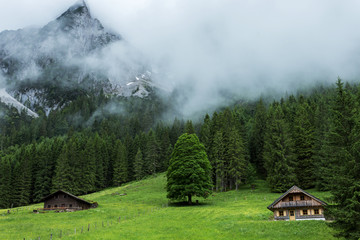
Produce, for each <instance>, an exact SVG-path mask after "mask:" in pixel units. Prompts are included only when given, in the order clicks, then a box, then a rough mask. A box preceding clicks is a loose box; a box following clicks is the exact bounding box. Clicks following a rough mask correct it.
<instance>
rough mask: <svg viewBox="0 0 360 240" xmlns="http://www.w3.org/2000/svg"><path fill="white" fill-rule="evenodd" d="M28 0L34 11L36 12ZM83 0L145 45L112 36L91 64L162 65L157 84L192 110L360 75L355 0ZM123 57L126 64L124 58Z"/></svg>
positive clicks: (116, 71) (359, 19) (111, 69)
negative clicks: (111, 42) (115, 41)
mask: <svg viewBox="0 0 360 240" xmlns="http://www.w3.org/2000/svg"><path fill="white" fill-rule="evenodd" d="M15 1H20V0H15ZM38 2H39V4H40V3H41V4H42V5H41V6H42V7H47V6H48V7H49V8H50V11H49V12H50V13H57V14H58V15H59V14H60V13H61V11H63V10H64V9H66V7H67V6H69V5H67V6H66V4H68V1H66V2H61V1H51V4H50V3H47V4H48V5H46V6H45V5H44V2H45V1H40V0H38ZM32 4H33V5H32V6H33V7H32V8H30V9H31V11H29V12H31V14H35V13H39V12H40V11H39V9H37V7H36V4H35V3H33V2H32ZM87 4H88V5H89V7H90V10H91V12H92V14H93V16H94V17H96V18H98V19H99V20H100V21H101V22H102V23H103V25H104V26H105V27H106V28H107V29H110V30H111V31H114V32H117V33H119V34H121V35H122V36H123V37H124V39H126V41H127V42H128V43H129V44H131V46H132V47H133V48H135V49H136V50H137V51H138V52H140V53H141V54H142V55H137V54H133V53H129V52H128V50H127V49H126V48H124V46H123V45H122V46H121V45H114V46H111V47H109V48H107V49H106V50H104V51H103V52H102V53H101V54H100V55H97V56H96V57H95V55H94V56H92V57H89V58H86V59H85V61H84V62H85V63H86V64H87V66H88V67H89V68H92V69H99V68H101V69H102V71H104V72H106V73H107V74H109V76H111V77H112V78H114V79H115V78H116V79H122V77H119V76H121V74H123V73H124V71H123V69H122V67H124V66H136V65H137V64H138V63H139V62H142V61H145V62H151V65H152V68H153V69H154V70H156V72H157V73H158V74H156V75H155V76H153V80H154V81H155V82H156V84H158V85H160V86H163V88H166V89H170V90H174V89H177V90H179V89H180V90H181V89H183V90H184V91H183V92H182V93H181V94H179V95H180V96H181V98H178V100H177V101H176V103H178V105H179V106H178V109H180V110H181V112H182V113H183V114H184V115H186V116H192V115H193V114H194V113H196V112H199V111H202V110H203V109H207V108H214V107H216V106H219V105H222V104H225V103H226V102H227V101H228V97H229V96H237V97H240V98H256V97H258V96H260V95H261V94H264V93H267V92H269V91H272V92H277V93H284V92H294V91H296V90H297V89H299V88H306V87H311V86H313V85H314V84H317V83H319V82H320V83H325V84H332V83H334V82H335V81H336V79H337V77H338V76H340V77H342V78H343V79H344V80H348V81H353V80H358V79H359V75H360V68H359V64H360V31H359V29H360V11H359V9H360V2H359V1H356V0H349V1H346V2H345V1H337V0H318V1H312V0H301V1H286V0H275V1H265V0H252V1H248V0H241V1H238V0H210V1H209V0H197V1H191V0H169V1H165V2H164V1H162V0H141V1H140V0H139V1H132V0H124V1H116V0H103V1H95V0H88V1H87ZM49 5H51V6H49ZM39 6H40V5H39ZM43 10H44V9H41V11H43ZM40 15H41V14H40ZM47 16H48V15H47ZM56 16H57V15H56V14H54V15H53V18H55V17H56ZM35 20H36V21H35V22H40V18H36V17H35ZM42 20H43V17H41V21H42ZM50 20H51V19H50V18H49V21H50ZM44 24H45V23H44ZM106 51H108V52H106ZM99 56H100V58H98V57H99ZM124 56H125V58H124ZM126 57H128V58H126ZM124 59H127V60H126V63H125V64H118V63H121V62H122V61H124ZM112 63H114V64H112ZM127 64H129V65H127ZM118 66H120V67H118ZM126 68H127V67H126Z"/></svg>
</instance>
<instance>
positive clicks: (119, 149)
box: [113, 140, 128, 186]
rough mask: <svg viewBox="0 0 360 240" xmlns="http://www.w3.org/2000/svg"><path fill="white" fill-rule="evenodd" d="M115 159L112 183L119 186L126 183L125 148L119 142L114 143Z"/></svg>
mask: <svg viewBox="0 0 360 240" xmlns="http://www.w3.org/2000/svg"><path fill="white" fill-rule="evenodd" d="M115 148H116V158H115V162H114V177H113V182H114V185H115V186H120V185H121V184H122V183H125V182H127V181H128V166H127V164H128V161H127V158H126V156H127V153H126V148H125V146H124V145H123V144H122V142H121V141H120V140H117V141H116V143H115Z"/></svg>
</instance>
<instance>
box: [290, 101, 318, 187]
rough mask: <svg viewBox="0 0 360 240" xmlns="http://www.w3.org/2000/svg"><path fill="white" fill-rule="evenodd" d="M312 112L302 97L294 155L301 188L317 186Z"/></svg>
mask: <svg viewBox="0 0 360 240" xmlns="http://www.w3.org/2000/svg"><path fill="white" fill-rule="evenodd" d="M312 115H313V114H312V112H311V110H310V106H309V105H308V104H307V102H306V101H305V100H304V98H303V97H302V96H301V97H300V100H299V103H298V106H297V110H296V114H295V119H294V130H293V137H294V143H295V144H294V153H295V155H296V160H295V161H296V168H295V172H296V175H297V179H298V183H299V186H300V187H301V188H305V189H307V188H312V187H314V186H315V166H314V159H313V154H314V127H313V124H312V123H311V116H312Z"/></svg>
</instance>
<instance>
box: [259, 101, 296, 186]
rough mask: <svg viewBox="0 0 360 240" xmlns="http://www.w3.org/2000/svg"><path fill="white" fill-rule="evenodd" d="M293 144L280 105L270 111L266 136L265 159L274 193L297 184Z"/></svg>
mask: <svg viewBox="0 0 360 240" xmlns="http://www.w3.org/2000/svg"><path fill="white" fill-rule="evenodd" d="M292 149H293V142H292V139H291V137H290V134H289V127H288V125H287V123H286V122H285V120H284V113H283V111H282V109H281V107H280V106H279V105H278V104H274V105H273V106H272V107H271V108H270V110H269V123H268V127H267V131H266V135H265V145H264V159H265V168H266V171H267V181H268V183H269V185H270V187H271V190H272V191H273V192H284V191H286V190H287V189H289V188H290V187H291V186H292V185H294V184H296V183H297V182H296V174H295V166H294V160H295V158H296V156H295V155H294V153H293V152H292Z"/></svg>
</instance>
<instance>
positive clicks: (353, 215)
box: [327, 79, 360, 240]
mask: <svg viewBox="0 0 360 240" xmlns="http://www.w3.org/2000/svg"><path fill="white" fill-rule="evenodd" d="M336 85H337V96H336V100H335V102H334V105H333V114H332V118H331V119H332V121H331V127H330V132H329V136H328V138H329V141H328V144H329V146H328V149H330V148H332V149H333V151H332V152H331V156H328V157H329V158H330V162H331V163H332V165H331V169H332V176H331V177H330V188H331V193H332V200H333V202H335V204H334V205H332V206H330V207H329V208H328V209H327V212H328V214H329V215H331V216H333V217H334V218H335V221H334V222H332V223H330V226H332V227H333V228H335V229H336V230H337V234H336V235H337V236H338V237H344V238H346V239H353V240H355V239H359V238H360V228H359V222H360V174H359V172H360V152H359V149H360V134H359V132H360V110H359V107H360V105H359V103H358V102H357V103H355V101H354V98H353V96H352V94H351V92H350V91H349V90H348V89H347V88H344V87H343V83H342V81H341V80H340V79H338V82H337V83H336Z"/></svg>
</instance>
